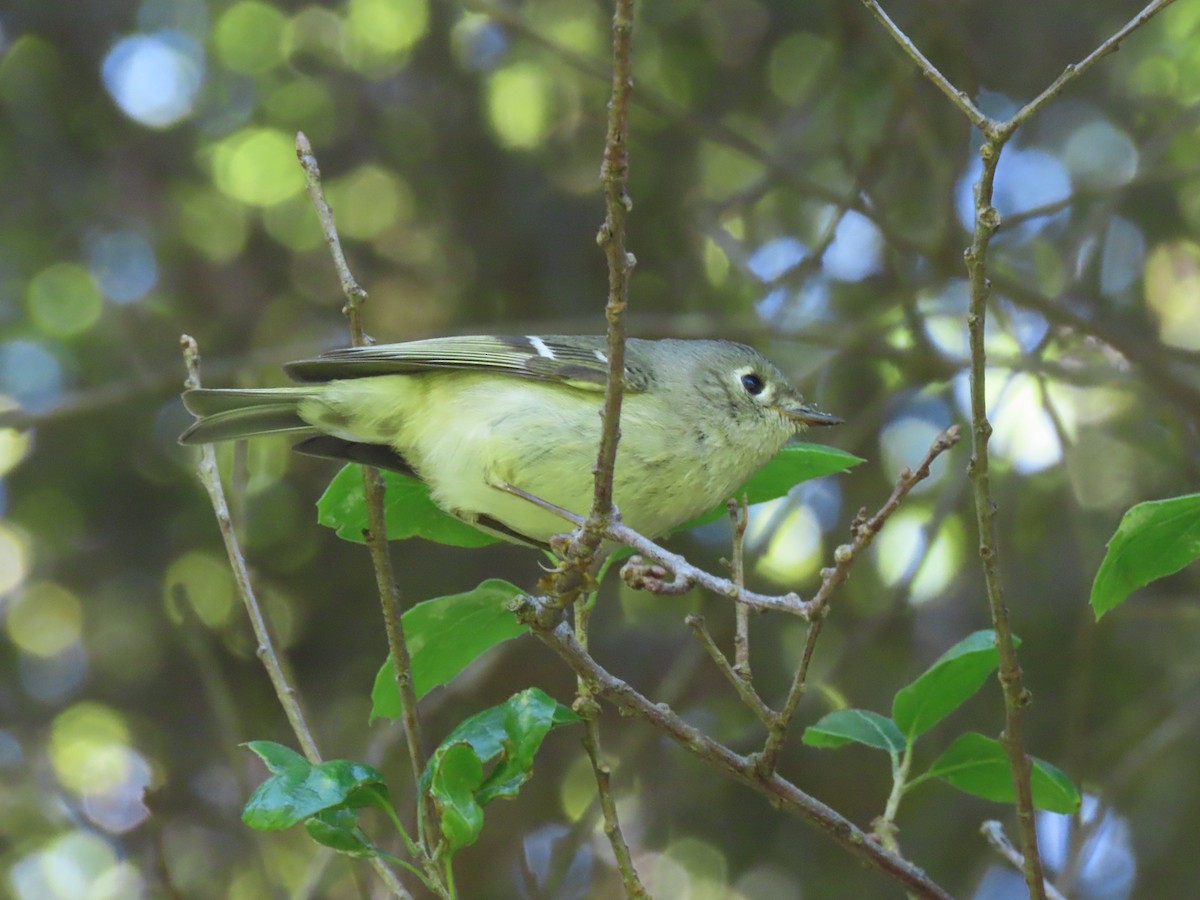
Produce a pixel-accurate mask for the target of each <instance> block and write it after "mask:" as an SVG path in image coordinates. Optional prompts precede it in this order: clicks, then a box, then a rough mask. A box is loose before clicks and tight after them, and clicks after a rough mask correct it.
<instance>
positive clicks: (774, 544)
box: [747, 501, 821, 584]
mask: <svg viewBox="0 0 1200 900" xmlns="http://www.w3.org/2000/svg"><path fill="white" fill-rule="evenodd" d="M785 502H787V501H785ZM763 505H764V506H765V505H766V504H763ZM764 512H766V511H764V510H759V509H758V508H756V509H754V510H752V511H751V523H752V524H753V522H754V519H755V518H759V519H760V521H761V520H762V519H763V518H768V517H770V513H769V512H767V513H766V515H765V516H764ZM747 534H748V536H749V535H750V533H749V532H747ZM820 554H821V527H820V525H819V524H818V523H817V517H816V516H815V515H814V514H813V512H812V510H811V509H809V508H808V507H807V506H796V507H794V508H792V509H790V510H788V512H787V514H786V515H785V516H784V518H783V520H782V521H781V522H779V523H778V526H777V527H776V528H775V530H774V532H773V533H772V534H771V539H770V543H769V544H768V545H767V548H766V551H765V552H764V553H763V554H762V555H761V556H760V557H759V558H758V561H757V563H756V564H755V569H756V570H757V571H758V572H759V574H761V575H763V576H764V577H767V578H770V579H771V580H772V581H775V582H776V583H777V584H794V583H795V582H796V581H798V580H799V579H801V578H804V577H805V576H806V575H810V574H812V573H813V572H815V571H816V569H817V567H818V566H819V565H820Z"/></svg>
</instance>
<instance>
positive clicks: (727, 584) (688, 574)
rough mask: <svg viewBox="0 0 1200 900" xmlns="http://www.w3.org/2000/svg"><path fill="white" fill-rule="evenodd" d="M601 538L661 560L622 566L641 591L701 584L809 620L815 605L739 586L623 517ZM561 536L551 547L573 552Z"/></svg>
mask: <svg viewBox="0 0 1200 900" xmlns="http://www.w3.org/2000/svg"><path fill="white" fill-rule="evenodd" d="M492 487H494V488H495V489H496V490H498V491H504V492H505V493H507V494H512V495H513V496H514V497H520V498H521V499H522V500H525V501H527V502H529V503H532V504H533V505H534V506H537V507H540V508H541V509H544V510H546V511H547V512H551V513H554V514H555V515H556V516H558V517H559V518H561V519H564V520H566V521H567V522H570V523H571V524H573V525H574V526H576V528H579V527H580V526H582V525H583V523H584V518H583V517H582V516H577V515H575V513H573V512H571V511H570V510H567V509H563V508H562V507H561V506H557V505H556V504H554V503H551V502H550V501H549V500H543V499H542V498H541V497H538V496H536V495H534V494H531V493H529V492H528V491H523V490H521V489H520V488H519V487H515V486H513V485H511V484H495V485H492ZM600 537H601V538H602V539H603V538H607V539H609V540H611V541H616V542H617V543H619V544H624V545H625V546H626V547H631V548H632V549H634V550H636V551H637V552H638V553H640V554H643V555H645V556H648V557H650V558H651V559H652V560H654V562H656V563H658V565H648V564H647V563H646V562H645V561H644V560H643V559H642V558H641V557H640V556H633V557H630V559H629V561H628V562H627V563H625V565H624V567H622V569H621V578H622V579H624V581H625V583H626V584H628V585H629V586H630V587H632V588H635V589H637V590H644V591H649V592H650V593H652V594H664V595H667V596H675V595H677V594H684V593H687V592H688V591H689V590H691V589H692V588H693V587H696V586H697V585H698V586H700V587H702V588H705V589H707V590H709V591H712V592H713V593H714V594H720V595H721V596H722V597H728V598H730V599H731V600H736V601H737V602H739V603H745V604H746V605H748V606H753V607H755V608H756V609H774V610H778V611H780V612H786V613H791V614H792V615H794V616H799V617H800V618H802V619H807V618H808V616H809V610H810V607H811V604H809V603H806V602H805V601H803V600H801V599H800V597H799V595H797V594H784V595H783V596H781V597H772V596H768V595H766V594H757V593H755V592H754V591H748V590H746V589H745V588H741V587H738V586H737V585H736V584H734V583H733V582H732V581H730V580H729V579H727V578H720V577H718V576H716V575H713V574H711V573H709V572H705V571H704V570H703V569H698V568H696V567H695V566H694V565H692V564H691V563H690V562H688V561H687V560H686V559H684V558H683V557H682V556H680V555H679V554H677V553H672V552H671V551H670V550H668V549H666V548H665V547H660V546H659V545H658V544H656V543H654V541H652V540H650V539H649V538H648V537H644V536H643V535H641V534H639V533H638V532H636V531H634V530H633V529H632V528H630V527H629V526H627V525H625V524H624V523H623V522H621V520H620V519H619V518H614V519H610V520H609V522H608V524H607V525H606V526H605V528H604V531H603V532H602V533H601V535H600ZM560 538H561V536H559V538H551V539H550V547H551V549H552V550H555V552H559V551H560V550H562V552H563V553H569V552H571V551H570V546H569V545H570V544H571V543H572V542H573V541H574V538H573V537H568V538H567V539H566V541H563V540H561V539H560ZM564 545H565V546H566V549H565V550H564V549H563V547H564ZM556 574H557V572H556ZM668 575H670V576H672V579H671V580H670V581H668V580H667V576H668ZM555 605H557V604H555Z"/></svg>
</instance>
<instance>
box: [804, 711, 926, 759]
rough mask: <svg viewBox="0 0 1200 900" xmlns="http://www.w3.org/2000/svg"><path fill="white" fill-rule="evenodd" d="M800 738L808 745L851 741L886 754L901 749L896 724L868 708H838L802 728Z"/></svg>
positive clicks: (815, 745) (843, 743)
mask: <svg viewBox="0 0 1200 900" xmlns="http://www.w3.org/2000/svg"><path fill="white" fill-rule="evenodd" d="M801 740H802V741H803V742H804V743H806V744H808V745H809V746H810V747H843V746H845V745H846V744H849V743H851V742H853V743H856V744H866V745H867V746H868V747H875V748H877V749H879V750H887V751H888V752H889V753H898V752H899V751H901V750H903V749H904V746H905V741H904V735H903V734H901V733H900V729H899V728H897V727H896V723H895V722H893V721H892V720H891V719H889V718H888V717H887V716H881V715H880V714H879V713H877V712H871V710H869V709H839V710H836V711H835V712H831V713H829V714H827V715H824V716H822V717H821V718H820V720H818V721H817V722H816V723H815V724H813V725H809V726H808V727H807V728H805V729H804V736H803V737H802V738H801Z"/></svg>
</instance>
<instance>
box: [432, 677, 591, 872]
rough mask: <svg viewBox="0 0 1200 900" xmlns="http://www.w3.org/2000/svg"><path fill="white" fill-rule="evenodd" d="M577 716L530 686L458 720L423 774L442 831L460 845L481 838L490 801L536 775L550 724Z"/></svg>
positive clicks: (513, 793) (512, 793) (511, 793)
mask: <svg viewBox="0 0 1200 900" xmlns="http://www.w3.org/2000/svg"><path fill="white" fill-rule="evenodd" d="M577 721H579V717H578V716H577V715H575V713H573V712H572V711H571V710H570V709H568V708H567V707H565V706H563V705H562V704H561V703H558V702H557V701H556V700H554V698H552V697H550V696H548V695H547V694H546V693H545V692H543V691H541V690H539V689H538V688H527V689H526V690H524V691H522V692H521V693H519V694H514V695H513V696H512V697H509V698H508V700H507V701H505V702H504V703H501V704H500V705H498V706H493V707H491V708H490V709H485V710H483V711H482V712H479V713H476V714H475V715H473V716H471V717H470V718H468V719H465V720H464V721H463V722H461V723H459V725H458V727H457V728H455V729H454V730H453V731H452V732H451V733H450V734H449V735H448V736H447V737H446V739H445V740H444V741H442V743H441V745H440V746H438V748H437V749H436V750H434V751H433V754H432V755H431V756H430V758H429V762H428V764H427V765H426V766H425V771H424V773H422V775H421V789H422V790H423V791H427V792H429V794H430V795H431V796H433V798H434V800H435V801H436V802H437V804H438V809H439V810H441V814H442V818H443V822H442V831H443V833H445V834H446V836H447V840H449V841H451V843H452V844H453V846H454V848H455V849H457V848H458V847H464V846H466V845H467V844H470V843H472V842H473V841H474V840H475V839H476V838H478V836H479V829H480V828H482V827H483V807H484V806H485V805H486V804H488V803H489V802H491V801H492V800H494V799H496V798H497V797H513V796H516V793H517V791H518V790H519V789H520V787H521V785H522V784H524V783H525V782H526V781H528V780H529V778H530V777H531V776H532V775H533V759H534V755H535V754H536V753H537V750H538V748H539V747H540V746H541V744H542V740H543V739H544V738H545V737H546V735H547V734H548V733H549V732H550V730H551V729H552V728H556V727H558V726H560V725H567V724H570V723H572V722H577ZM468 757H470V759H468ZM487 766H492V769H491V771H490V772H489V773H488V774H487V775H485V774H484V770H485V767H487Z"/></svg>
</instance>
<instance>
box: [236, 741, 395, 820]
mask: <svg viewBox="0 0 1200 900" xmlns="http://www.w3.org/2000/svg"><path fill="white" fill-rule="evenodd" d="M263 745H269V748H270V749H269V750H268V751H267V754H268V755H269V756H270V757H271V761H270V762H268V756H267V755H264V747H263ZM279 748H280V745H279V744H273V745H271V744H269V742H267V741H255V742H254V745H253V746H251V747H250V749H251V750H253V751H254V752H255V753H257V754H258V755H259V756H260V757H262V759H263V761H264V762H267V765H268V767H271V766H275V768H272V769H271V771H272V772H273V774H272V775H271V777H269V778H268V779H267V780H266V781H264V782H263V783H262V784H260V785H259V786H258V787H257V788H256V789H255V791H254V793H253V794H251V795H250V799H249V800H247V801H246V806H245V808H244V809H243V810H242V821H243V822H245V823H246V824H247V825H249V826H250V827H251V828H257V829H259V830H260V831H275V830H278V829H280V828H290V827H291V826H292V825H295V824H296V823H298V822H302V821H303V820H305V819H307V818H308V817H309V816H313V815H316V814H317V813H319V812H322V811H324V810H327V809H335V808H338V807H347V808H349V807H353V806H367V805H382V804H384V803H386V802H387V789H386V787H385V786H384V783H383V776H382V775H380V774H379V772H377V771H376V770H375V769H373V768H371V767H370V766H368V765H365V764H363V763H357V762H351V761H350V760H345V759H333V760H330V761H329V762H324V763H321V764H320V765H317V766H314V765H312V764H311V763H310V762H308V760H306V759H305V758H304V757H302V756H300V755H299V754H292V755H291V757H287V756H286V755H285V754H281V753H279ZM283 749H284V750H286V749H287V748H283Z"/></svg>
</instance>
